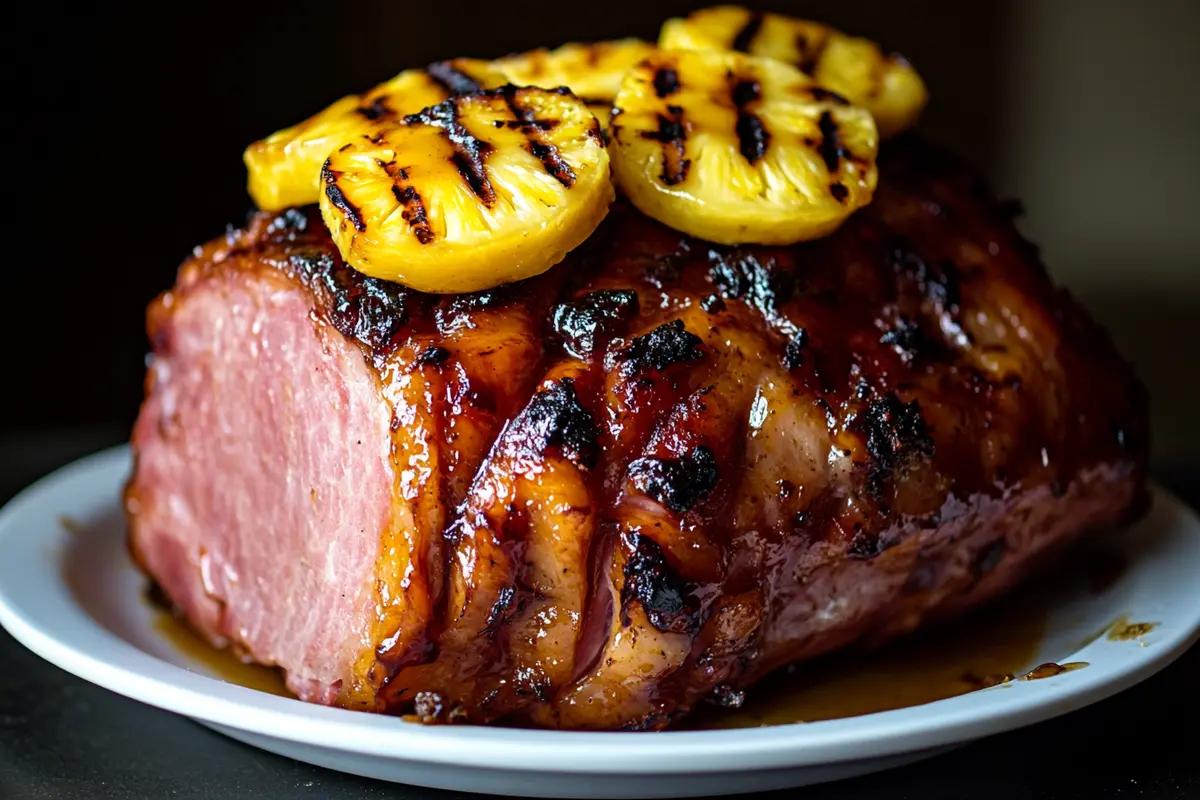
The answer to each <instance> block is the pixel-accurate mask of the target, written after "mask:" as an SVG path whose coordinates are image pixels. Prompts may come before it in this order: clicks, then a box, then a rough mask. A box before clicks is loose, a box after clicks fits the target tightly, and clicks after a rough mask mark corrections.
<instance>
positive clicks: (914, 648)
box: [686, 598, 1047, 729]
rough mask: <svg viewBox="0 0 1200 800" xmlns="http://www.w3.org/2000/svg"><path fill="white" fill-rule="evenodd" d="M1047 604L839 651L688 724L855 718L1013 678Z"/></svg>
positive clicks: (1018, 606)
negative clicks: (871, 648)
mask: <svg viewBox="0 0 1200 800" xmlns="http://www.w3.org/2000/svg"><path fill="white" fill-rule="evenodd" d="M1046 621H1047V614H1046V610H1045V608H1044V606H1039V605H1037V604H1035V603H1034V602H1031V601H1024V602H1022V600H1021V599H1019V598H1006V599H1004V600H1002V601H1000V602H999V603H998V604H997V605H994V606H991V607H988V608H985V609H982V610H980V611H979V612H977V613H974V614H971V615H969V616H968V617H966V618H964V619H963V620H960V621H958V622H956V623H953V624H950V625H947V626H942V627H940V628H937V629H932V630H927V631H923V632H918V633H916V634H914V635H913V636H911V637H908V638H906V639H904V640H902V641H898V642H895V643H893V644H891V645H888V646H886V647H884V648H882V649H880V650H878V651H875V652H871V653H861V652H859V653H852V652H846V653H838V654H835V655H833V656H830V657H828V658H824V659H819V660H818V661H814V662H812V663H810V664H803V665H800V666H797V667H793V668H791V669H787V670H783V671H782V672H780V673H779V674H776V675H774V676H771V677H768V678H767V679H765V680H763V681H761V682H760V683H758V684H756V685H755V686H753V687H751V688H750V690H748V691H747V693H746V700H745V703H744V704H743V705H742V707H741V708H740V709H738V710H736V711H726V710H721V709H716V708H713V707H711V706H710V707H705V708H701V709H698V710H697V713H696V715H695V716H694V717H693V718H692V720H691V723H690V724H688V725H687V726H686V727H689V728H692V729H704V728H754V727H760V726H764V725H784V724H787V723H791V722H817V721H819V720H827V719H840V718H843V717H855V716H859V715H862V714H873V713H876V712H879V711H891V710H893V709H897V708H907V707H909V706H916V705H922V704H924V703H932V702H933V701H935V700H944V699H946V698H948V697H957V696H958V695H961V694H966V693H967V692H972V691H975V690H978V689H984V688H987V687H989V686H995V685H997V684H1000V683H1005V682H1007V681H1010V680H1012V679H1013V678H1014V677H1015V676H1017V675H1020V674H1021V673H1022V672H1024V671H1025V670H1028V669H1029V668H1030V666H1032V665H1033V664H1034V663H1035V660H1034V659H1035V657H1036V655H1037V651H1038V647H1039V646H1040V644H1041V642H1042V636H1043V635H1044V633H1045V631H1046Z"/></svg>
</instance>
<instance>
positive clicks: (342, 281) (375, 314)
mask: <svg viewBox="0 0 1200 800" xmlns="http://www.w3.org/2000/svg"><path fill="white" fill-rule="evenodd" d="M288 261H289V263H290V264H291V266H292V268H293V269H295V270H296V272H297V273H298V274H299V275H300V276H301V277H302V278H304V280H305V281H306V282H307V283H309V285H313V286H317V287H320V288H321V289H323V290H324V292H325V293H326V294H327V296H328V298H329V321H330V322H332V323H333V326H334V327H335V328H337V329H338V331H340V332H341V333H342V335H344V336H348V337H352V338H354V339H357V340H358V341H360V342H362V343H363V344H365V345H366V346H367V347H369V348H371V350H372V351H373V353H374V354H375V355H376V357H381V358H382V357H386V356H387V355H389V354H390V353H391V352H392V351H393V350H394V349H395V348H396V345H397V344H398V340H399V338H400V334H401V333H402V332H403V330H404V327H405V325H406V324H407V322H408V318H409V312H410V309H409V306H410V304H411V302H412V299H413V296H414V293H413V292H412V291H411V290H409V289H405V288H404V287H403V286H401V285H400V284H398V283H392V282H391V281H381V280H378V279H376V278H369V277H367V276H366V275H363V274H362V273H361V272H359V271H358V270H355V269H352V268H350V267H349V266H347V265H346V264H345V263H344V262H342V260H341V259H340V258H337V257H335V256H334V255H332V254H330V253H328V252H326V251H325V250H322V249H321V248H318V247H307V248H300V249H298V250H296V251H295V252H293V253H292V254H291V256H289V259H288Z"/></svg>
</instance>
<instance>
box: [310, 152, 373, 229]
mask: <svg viewBox="0 0 1200 800" xmlns="http://www.w3.org/2000/svg"><path fill="white" fill-rule="evenodd" d="M339 174H340V173H337V172H334V171H333V170H331V169H330V168H329V159H325V163H324V164H322V165H321V180H322V181H324V183H325V196H326V197H328V198H329V202H331V203H333V207H334V208H336V209H337V210H338V211H341V212H342V215H343V216H344V217H345V218H346V221H347V222H349V223H350V224H351V225H353V226H354V230H356V231H358V232H359V233H363V232H365V231H366V230H367V223H366V222H364V221H363V218H362V212H360V211H359V210H358V208H356V207H355V205H354V204H353V203H351V202H350V201H349V200H348V199H347V198H346V195H345V194H343V193H342V190H341V189H340V188H339V187H338V185H337V179H338V175H339Z"/></svg>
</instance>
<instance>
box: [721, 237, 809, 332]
mask: <svg viewBox="0 0 1200 800" xmlns="http://www.w3.org/2000/svg"><path fill="white" fill-rule="evenodd" d="M708 262H709V265H710V266H709V269H708V279H709V280H710V281H712V283H713V285H714V286H716V288H717V291H718V292H719V293H720V295H721V297H723V298H725V299H726V300H743V301H745V302H746V303H747V304H748V305H750V307H751V308H754V309H757V310H758V311H759V312H760V313H761V314H762V315H763V316H764V317H766V318H767V319H768V320H774V319H775V318H776V317H778V315H779V308H780V306H782V305H783V304H784V303H786V302H788V300H790V299H791V298H792V296H793V295H794V294H795V291H796V275H795V273H794V272H793V271H791V270H782V269H779V267H778V265H777V264H776V263H775V262H774V260H772V259H760V258H759V257H758V256H757V255H755V254H754V253H753V252H752V251H748V250H741V249H738V248H733V249H726V248H720V249H716V248H714V249H712V250H709V251H708Z"/></svg>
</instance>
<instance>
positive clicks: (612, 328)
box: [550, 289, 638, 358]
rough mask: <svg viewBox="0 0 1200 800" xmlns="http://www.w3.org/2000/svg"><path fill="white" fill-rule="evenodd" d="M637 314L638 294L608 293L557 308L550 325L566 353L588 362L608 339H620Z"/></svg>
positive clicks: (612, 290) (552, 313)
mask: <svg viewBox="0 0 1200 800" xmlns="http://www.w3.org/2000/svg"><path fill="white" fill-rule="evenodd" d="M637 313H638V296H637V292H631V291H627V290H620V289H605V290H601V291H597V292H589V293H588V294H585V295H584V296H583V297H580V298H577V299H575V300H571V301H568V302H566V303H560V304H559V305H557V306H555V307H554V310H553V311H552V312H551V315H550V325H551V327H552V328H553V329H554V332H555V333H556V334H558V336H559V337H560V338H561V339H562V341H563V346H564V347H565V348H566V349H567V352H569V353H570V354H571V355H573V356H575V357H576V358H587V357H588V356H589V355H591V354H592V353H593V352H595V350H596V347H597V345H602V344H603V342H604V340H605V339H609V338H612V337H614V336H618V335H620V333H621V330H622V329H623V328H624V326H625V325H626V324H627V323H628V322H629V321H630V320H631V319H633V318H634V317H636V316H637Z"/></svg>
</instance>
